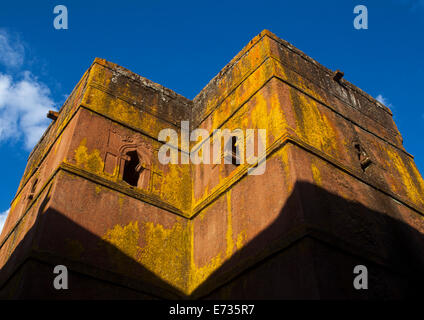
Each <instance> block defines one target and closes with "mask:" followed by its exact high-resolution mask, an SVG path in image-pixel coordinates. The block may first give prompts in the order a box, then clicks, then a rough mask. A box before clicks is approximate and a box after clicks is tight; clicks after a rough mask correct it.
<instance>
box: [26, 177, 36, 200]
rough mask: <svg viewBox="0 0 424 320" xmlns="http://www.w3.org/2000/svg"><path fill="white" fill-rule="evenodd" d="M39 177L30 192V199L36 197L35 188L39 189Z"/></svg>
mask: <svg viewBox="0 0 424 320" xmlns="http://www.w3.org/2000/svg"><path fill="white" fill-rule="evenodd" d="M37 183H38V179H35V181H34V183H33V184H32V186H31V191H30V192H29V194H28V200H32V199H33V198H34V194H35V190H36V189H37Z"/></svg>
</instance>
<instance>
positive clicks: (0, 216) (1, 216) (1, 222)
mask: <svg viewBox="0 0 424 320" xmlns="http://www.w3.org/2000/svg"><path fill="white" fill-rule="evenodd" d="M9 211H10V209H7V210H6V211H4V212H2V213H0V233H1V231H2V230H3V226H4V223H5V222H6V218H7V215H8V214H9Z"/></svg>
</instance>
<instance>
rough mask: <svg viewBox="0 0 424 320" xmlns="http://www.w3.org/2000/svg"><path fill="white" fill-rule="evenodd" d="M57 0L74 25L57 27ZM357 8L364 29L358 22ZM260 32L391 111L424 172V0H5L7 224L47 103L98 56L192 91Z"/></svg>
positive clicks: (2, 77) (3, 192) (0, 207)
mask: <svg viewBox="0 0 424 320" xmlns="http://www.w3.org/2000/svg"><path fill="white" fill-rule="evenodd" d="M60 4H62V5H65V6H66V7H67V8H68V15H69V17H68V18H69V29H68V30H56V29H54V27H53V19H54V17H55V15H54V14H53V8H54V7H55V6H56V5H60ZM360 4H362V5H365V6H367V8H368V14H369V17H368V19H369V21H368V29H367V30H356V29H354V27H353V19H354V17H355V15H354V13H353V8H354V7H355V6H356V5H360ZM263 29H269V30H270V31H272V32H273V33H275V34H276V35H277V36H279V37H281V38H283V39H285V40H287V41H289V42H291V43H292V44H293V45H295V46H296V47H298V48H299V49H300V50H302V51H304V52H305V53H306V54H308V55H310V56H311V57H313V58H314V59H316V60H317V61H319V62H320V63H321V64H323V65H325V66H327V67H328V68H330V69H333V70H335V69H340V70H343V71H344V72H345V78H346V79H347V80H349V81H350V82H352V83H353V84H355V85H357V86H358V87H360V88H361V89H363V90H365V91H366V92H368V93H369V94H371V95H372V96H374V97H378V98H379V99H380V100H382V101H383V102H384V103H385V104H386V105H387V106H388V107H390V108H391V109H392V111H393V113H394V119H395V121H396V124H397V126H398V128H399V130H400V132H401V134H402V135H403V137H404V146H405V148H406V150H407V151H408V152H410V153H412V154H413V155H414V156H415V161H416V163H417V165H418V168H419V170H420V171H421V173H423V172H424V150H423V148H422V146H423V142H422V140H423V137H422V129H423V127H424V102H423V99H422V93H423V89H422V86H423V76H422V75H423V73H424V59H423V58H424V54H423V52H424V41H423V39H424V36H423V34H424V0H386V1H380V0H374V1H350V0H343V1H340V0H338V1H335V0H334V1H330V0H321V1H307V0H304V1H284V0H279V1H266V0H261V1H259V0H257V1H248V0H244V1H217V0H215V1H207V0H203V1H162V0H151V1H134V0H120V1H104V0H103V1H93V0H90V1H89V0H85V1H80V0H72V1H70V0H68V1H62V0H61V1H59V0H57V1H46V0H44V1H29V0H28V1H21V0H15V1H2V2H1V4H0V153H1V155H2V157H1V158H0V164H1V168H2V169H3V172H2V179H1V183H0V228H1V226H2V222H4V220H5V217H6V212H7V210H8V208H9V206H10V201H11V200H12V198H13V196H14V194H15V192H16V190H17V187H18V184H19V181H20V178H21V176H22V174H23V171H24V169H25V165H26V160H27V157H28V155H29V151H30V150H31V148H32V147H33V145H34V144H35V143H36V142H37V141H38V139H39V137H40V136H41V134H42V132H43V130H44V129H45V128H46V126H47V125H48V123H49V121H48V119H46V118H45V114H46V112H47V110H49V109H53V108H56V109H58V108H59V107H60V106H61V105H62V103H63V102H64V101H65V98H66V96H67V95H68V94H69V93H70V92H71V91H72V89H73V87H74V86H75V84H76V83H77V82H78V80H79V79H80V78H81V76H82V74H83V73H84V71H85V70H86V69H87V68H88V67H89V66H90V64H91V62H92V61H93V59H94V58H95V57H101V58H105V59H107V60H109V61H112V62H115V63H117V64H119V65H122V66H124V67H126V68H128V69H130V70H132V71H134V72H136V73H138V74H140V75H142V76H144V77H146V78H148V79H150V80H152V81H155V82H158V83H160V84H162V85H164V86H166V87H168V88H170V89H173V90H175V91H176V92H178V93H180V94H182V95H184V96H186V97H187V98H193V97H194V96H195V95H196V93H198V92H199V91H200V90H201V89H202V88H203V87H204V86H205V85H206V84H207V83H208V81H209V80H210V79H211V78H212V77H213V76H215V75H216V74H217V73H218V72H219V70H220V69H221V68H222V67H223V66H224V65H225V64H226V63H227V62H228V61H229V60H231V58H232V57H234V55H236V54H237V53H238V52H239V51H240V50H241V49H242V48H243V47H244V46H245V45H246V44H247V43H248V42H249V41H250V40H251V38H253V37H254V36H255V35H257V34H258V33H259V32H260V31H262V30H263Z"/></svg>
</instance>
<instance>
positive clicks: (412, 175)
mask: <svg viewBox="0 0 424 320" xmlns="http://www.w3.org/2000/svg"><path fill="white" fill-rule="evenodd" d="M386 152H387V155H388V159H389V161H388V165H389V167H391V168H392V169H393V170H394V171H396V175H397V176H399V177H400V178H401V180H402V184H403V186H404V187H405V189H404V190H403V192H402V193H406V195H407V196H408V198H409V199H410V201H411V202H413V203H414V204H418V205H420V206H424V182H423V181H422V178H421V176H420V175H419V173H418V171H417V172H415V171H414V169H415V168H414V165H413V163H409V162H408V163H405V161H404V160H403V159H402V158H401V157H400V155H399V154H398V153H397V152H395V151H394V150H392V149H391V148H387V149H386ZM411 162H412V161H411ZM415 170H416V169H415ZM411 171H412V172H411ZM396 191H397V192H399V188H398V187H397V190H395V192H396Z"/></svg>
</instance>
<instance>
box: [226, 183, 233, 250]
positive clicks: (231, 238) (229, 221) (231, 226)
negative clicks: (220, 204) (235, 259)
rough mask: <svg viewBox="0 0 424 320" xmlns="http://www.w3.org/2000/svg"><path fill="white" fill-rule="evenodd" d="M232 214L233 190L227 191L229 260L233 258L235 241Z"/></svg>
mask: <svg viewBox="0 0 424 320" xmlns="http://www.w3.org/2000/svg"><path fill="white" fill-rule="evenodd" d="M232 223H233V222H232V212H231V189H230V190H228V191H227V234H226V239H227V251H226V256H227V258H229V257H231V255H232V253H233V247H234V241H233V224H232Z"/></svg>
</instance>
